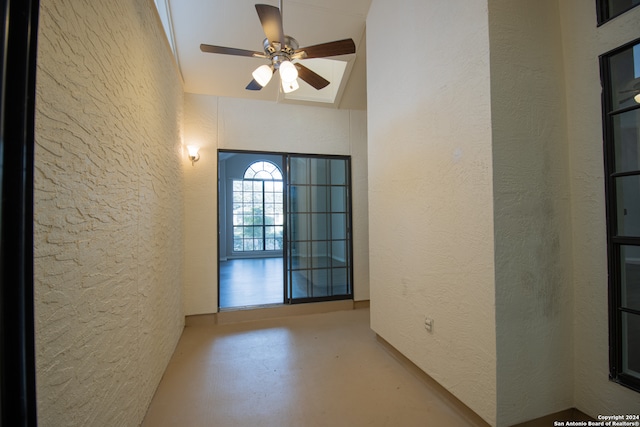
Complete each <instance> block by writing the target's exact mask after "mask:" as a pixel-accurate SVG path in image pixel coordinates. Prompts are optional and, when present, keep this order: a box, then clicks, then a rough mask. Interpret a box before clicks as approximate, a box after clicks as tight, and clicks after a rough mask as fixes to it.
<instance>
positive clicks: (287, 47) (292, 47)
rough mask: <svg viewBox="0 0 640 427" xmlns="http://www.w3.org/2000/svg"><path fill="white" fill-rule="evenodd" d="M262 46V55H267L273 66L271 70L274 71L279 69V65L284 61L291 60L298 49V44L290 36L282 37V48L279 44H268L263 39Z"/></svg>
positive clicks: (266, 40)
mask: <svg viewBox="0 0 640 427" xmlns="http://www.w3.org/2000/svg"><path fill="white" fill-rule="evenodd" d="M262 44H263V46H264V53H266V54H267V57H268V58H269V59H270V60H271V63H272V64H273V68H275V69H276V70H277V69H278V68H280V64H282V62H284V61H291V59H298V58H297V57H296V58H293V55H294V53H295V51H296V50H297V49H298V47H299V44H298V41H297V40H296V39H294V38H293V37H291V36H284V46H281V45H280V43H277V42H276V43H273V44H272V43H269V39H264V41H263V42H262Z"/></svg>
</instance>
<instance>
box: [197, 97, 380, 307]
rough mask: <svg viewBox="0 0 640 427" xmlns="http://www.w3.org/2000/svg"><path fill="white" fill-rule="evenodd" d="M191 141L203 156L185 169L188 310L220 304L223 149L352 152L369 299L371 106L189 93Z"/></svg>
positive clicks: (360, 288) (364, 289)
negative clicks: (219, 169)
mask: <svg viewBox="0 0 640 427" xmlns="http://www.w3.org/2000/svg"><path fill="white" fill-rule="evenodd" d="M192 143H194V144H198V145H200V146H201V147H202V149H201V150H200V152H201V153H202V158H201V160H200V161H199V162H198V163H196V164H195V166H194V167H193V168H192V167H191V166H189V167H188V168H186V169H187V171H186V173H185V188H186V189H185V212H186V213H185V215H186V220H187V225H186V231H185V239H186V242H187V243H186V253H187V257H186V265H185V269H186V270H185V311H186V314H188V315H191V314H205V313H215V312H216V311H217V310H218V301H217V277H218V276H217V256H218V255H217V251H218V248H217V234H218V229H217V218H216V215H217V197H218V190H217V181H218V178H217V167H218V165H217V150H218V149H227V150H250V151H269V152H285V153H312V154H339V155H351V156H352V179H353V194H354V201H353V206H352V208H353V221H354V225H353V228H354V230H353V235H354V294H355V295H354V299H355V300H366V299H369V276H368V260H369V253H368V229H367V215H368V214H367V166H366V161H367V132H366V113H365V112H363V111H357V110H338V109H330V108H323V107H308V106H298V105H283V104H277V103H274V102H265V101H251V100H245V99H234V98H223V97H212V96H206V95H195V94H185V144H192Z"/></svg>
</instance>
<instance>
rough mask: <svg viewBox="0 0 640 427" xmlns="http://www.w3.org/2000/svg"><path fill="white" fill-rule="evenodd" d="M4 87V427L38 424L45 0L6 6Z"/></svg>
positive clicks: (0, 287) (0, 126) (16, 0)
mask: <svg viewBox="0 0 640 427" xmlns="http://www.w3.org/2000/svg"><path fill="white" fill-rule="evenodd" d="M2 9H3V19H2V51H1V54H2V80H1V82H0V84H1V86H0V90H1V92H0V102H1V103H0V130H1V139H0V171H1V178H0V179H1V180H2V183H1V184H2V186H1V190H0V191H1V192H2V193H1V194H0V196H1V200H2V204H1V208H0V224H1V225H0V238H1V239H0V241H1V243H0V393H1V399H0V405H1V406H0V420H1V422H2V425H3V426H35V425H37V412H36V396H35V394H36V389H35V383H36V382H35V351H34V347H35V344H34V309H33V164H34V154H33V153H34V115H35V75H36V55H37V34H38V10H39V0H3V3H2Z"/></svg>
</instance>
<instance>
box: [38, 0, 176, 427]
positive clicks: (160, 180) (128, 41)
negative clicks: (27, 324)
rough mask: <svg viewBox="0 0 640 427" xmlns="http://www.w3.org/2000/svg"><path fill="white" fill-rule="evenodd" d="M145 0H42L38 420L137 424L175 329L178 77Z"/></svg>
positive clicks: (64, 423) (173, 341)
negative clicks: (104, 0)
mask: <svg viewBox="0 0 640 427" xmlns="http://www.w3.org/2000/svg"><path fill="white" fill-rule="evenodd" d="M153 7H154V6H153V3H152V2H151V1H150V0H114V1H109V2H95V1H92V0H85V1H82V0H55V1H54V0H43V1H42V2H41V11H40V29H39V50H38V75H37V100H36V155H35V224H34V226H35V236H34V247H35V309H36V358H37V360H36V364H37V386H38V390H37V392H38V416H39V424H40V425H42V426H83V427H84V426H125V425H127V426H135V425H138V424H139V423H140V422H141V421H142V419H143V417H144V414H145V411H146V408H147V406H148V403H149V401H150V400H151V397H152V396H153V393H154V391H155V388H156V386H157V384H158V382H159V381H160V378H161V376H162V374H163V372H164V369H165V367H166V364H167V362H168V360H169V358H170V356H171V354H172V352H173V349H174V347H175V344H176V343H177V340H178V338H179V336H180V333H181V331H182V326H183V323H184V316H183V311H182V268H183V257H184V252H183V231H182V224H183V196H182V167H183V164H182V153H181V150H180V141H181V121H182V105H183V100H182V97H183V95H182V84H181V81H180V78H179V75H178V73H177V70H176V67H175V65H174V63H173V60H172V56H171V53H170V51H169V49H168V46H167V43H166V41H165V40H164V35H163V33H162V30H161V27H160V24H159V21H157V16H156V12H155V10H154V9H153Z"/></svg>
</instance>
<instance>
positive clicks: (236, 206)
mask: <svg viewBox="0 0 640 427" xmlns="http://www.w3.org/2000/svg"><path fill="white" fill-rule="evenodd" d="M282 189H283V185H282V173H281V172H280V169H278V167H277V166H276V165H275V164H273V163H271V162H268V161H258V162H254V163H252V164H251V165H250V166H249V167H248V168H247V169H246V171H245V173H244V178H243V179H234V180H233V250H234V251H236V252H251V251H279V250H282V232H283V223H284V212H283V203H282V201H283V197H282Z"/></svg>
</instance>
